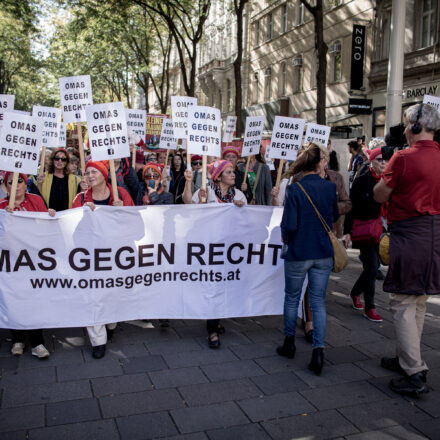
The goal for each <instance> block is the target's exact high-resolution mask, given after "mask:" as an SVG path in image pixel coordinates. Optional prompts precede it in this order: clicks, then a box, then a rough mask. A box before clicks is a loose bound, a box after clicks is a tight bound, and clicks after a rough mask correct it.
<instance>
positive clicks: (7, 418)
mask: <svg viewBox="0 0 440 440" xmlns="http://www.w3.org/2000/svg"><path fill="white" fill-rule="evenodd" d="M40 426H44V405H35V406H27V407H26V408H9V409H2V410H1V411H0V433H2V434H0V437H1V438H2V439H3V438H4V437H3V433H4V432H7V431H18V430H19V429H23V428H24V427H26V428H28V429H29V428H38V427H40Z"/></svg>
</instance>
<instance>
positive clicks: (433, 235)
mask: <svg viewBox="0 0 440 440" xmlns="http://www.w3.org/2000/svg"><path fill="white" fill-rule="evenodd" d="M404 124H405V131H404V134H405V136H406V139H407V141H408V144H409V145H410V148H409V149H407V150H402V151H399V152H398V153H396V154H394V156H393V157H392V158H391V160H390V162H389V164H388V167H387V169H386V171H385V173H384V176H383V179H382V180H381V181H380V182H379V183H378V184H377V185H376V186H375V188H374V196H375V199H376V201H377V202H379V203H383V202H386V201H389V208H388V216H387V218H388V222H389V223H390V231H391V235H390V265H389V270H388V274H387V277H386V279H385V282H384V291H386V292H390V308H391V312H392V314H393V319H394V326H395V330H396V354H397V356H396V357H393V358H382V362H381V364H382V366H383V367H384V368H387V369H390V370H393V371H398V372H400V373H404V375H405V376H404V377H403V378H402V379H399V380H397V379H393V380H391V382H390V388H391V389H392V390H393V391H395V392H397V393H400V394H411V395H419V394H421V393H426V392H428V387H427V385H426V373H427V371H428V367H427V365H426V363H425V362H424V361H423V360H422V357H421V353H420V341H421V337H422V331H423V322H424V319H425V311H426V301H427V299H428V295H440V173H439V167H438V164H439V163H440V145H439V144H438V143H437V142H434V140H433V138H434V134H435V131H436V130H438V129H439V128H440V113H439V112H438V111H437V110H436V109H435V108H434V107H433V106H431V105H428V104H418V105H413V106H412V107H409V108H408V109H407V110H406V112H405V115H404Z"/></svg>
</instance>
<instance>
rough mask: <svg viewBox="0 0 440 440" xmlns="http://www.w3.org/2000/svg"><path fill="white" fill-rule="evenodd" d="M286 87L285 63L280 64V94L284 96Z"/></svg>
mask: <svg viewBox="0 0 440 440" xmlns="http://www.w3.org/2000/svg"><path fill="white" fill-rule="evenodd" d="M286 89H287V64H286V63H283V64H281V93H280V96H286Z"/></svg>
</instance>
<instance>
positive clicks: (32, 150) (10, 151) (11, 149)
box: [0, 112, 43, 174]
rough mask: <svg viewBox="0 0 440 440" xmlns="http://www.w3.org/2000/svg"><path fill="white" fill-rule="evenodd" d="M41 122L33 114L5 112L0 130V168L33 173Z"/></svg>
mask: <svg viewBox="0 0 440 440" xmlns="http://www.w3.org/2000/svg"><path fill="white" fill-rule="evenodd" d="M42 131H43V124H42V123H41V121H39V120H38V119H37V118H35V117H33V116H26V115H21V114H18V113H14V112H5V114H4V118H3V127H2V130H1V132H0V169H1V170H6V171H14V172H19V173H25V174H35V173H36V172H37V168H38V157H39V155H40V149H41V147H42V142H41V141H42Z"/></svg>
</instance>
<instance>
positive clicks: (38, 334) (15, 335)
mask: <svg viewBox="0 0 440 440" xmlns="http://www.w3.org/2000/svg"><path fill="white" fill-rule="evenodd" d="M26 335H27V336H28V338H29V343H30V344H31V347H32V348H34V347H36V346H37V345H40V344H43V345H44V339H43V330H42V329H41V328H39V329H36V330H11V336H12V343H13V344H16V343H17V342H22V343H23V344H24V343H25V342H26Z"/></svg>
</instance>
